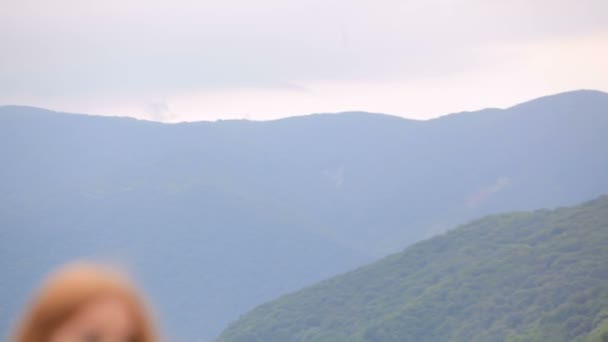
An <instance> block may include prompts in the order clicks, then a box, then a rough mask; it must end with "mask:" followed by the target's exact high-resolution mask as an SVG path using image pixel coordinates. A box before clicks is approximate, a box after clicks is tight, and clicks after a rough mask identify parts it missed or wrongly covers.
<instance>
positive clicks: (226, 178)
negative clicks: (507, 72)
mask: <svg viewBox="0 0 608 342" xmlns="http://www.w3.org/2000/svg"><path fill="white" fill-rule="evenodd" d="M606 131H608V94H605V93H601V92H593V91H577V92H570V93H564V94H558V95H554V96H550V97H546V98H541V99H539V100H535V101H530V102H527V103H525V104H522V105H518V106H514V107H511V108H508V109H504V110H503V109H488V110H483V111H480V112H469V113H460V114H453V115H449V116H445V117H442V118H438V119H434V120H428V121H416V120H408V119H403V118H399V117H392V116H384V115H375V114H366V113H346V114H338V115H333V114H332V115H313V116H305V117H297V118H288V119H281V120H276V121H269V122H253V121H242V120H236V121H218V122H195V123H181V124H161V123H157V122H149V121H141V120H135V119H131V118H115V117H102V116H86V115H72V114H70V115H68V114H64V113H57V112H50V111H45V110H42V109H32V108H27V107H14V106H12V107H0V165H2V166H3V167H1V168H0V236H1V240H0V241H2V242H0V271H1V272H2V274H3V275H5V277H0V289H6V291H5V290H2V291H0V303H5V305H4V306H0V333H1V332H3V331H6V326H7V325H8V324H9V323H10V322H9V321H8V320H7V319H6V317H14V316H15V312H16V311H17V308H18V307H19V306H20V305H21V304H22V303H23V300H24V298H25V296H26V294H27V293H28V291H29V290H30V289H31V287H32V286H34V283H35V282H36V281H37V280H38V279H39V277H40V275H41V274H42V273H43V272H46V271H47V270H48V268H49V267H52V266H54V265H57V264H59V263H62V262H64V261H66V260H71V259H73V258H74V257H91V258H101V259H107V260H110V261H112V260H115V261H117V262H119V263H121V264H122V263H124V264H126V267H128V268H129V269H131V270H132V271H133V273H135V275H136V276H137V277H138V278H140V279H141V280H142V283H144V285H145V287H146V289H147V290H148V292H149V293H150V294H151V297H152V298H153V299H154V301H155V302H157V303H158V307H159V309H160V310H159V311H160V312H161V318H162V320H163V321H166V322H167V327H168V329H167V330H168V331H169V332H174V334H175V335H176V336H173V335H172V334H169V335H170V337H174V340H193V339H194V338H199V339H200V338H205V339H209V338H211V337H213V336H215V335H217V334H218V333H219V332H220V330H221V329H222V328H223V327H224V326H225V324H227V322H229V321H230V320H233V319H235V318H236V317H237V315H238V314H240V313H242V312H244V311H246V310H249V309H251V308H253V307H254V306H255V305H257V304H259V303H261V302H264V301H267V300H270V299H273V298H275V297H276V296H278V295H280V294H283V293H286V292H290V291H293V290H295V289H298V288H301V287H303V286H305V285H307V284H311V283H313V282H316V281H319V280H321V279H324V278H327V277H330V276H332V275H335V274H337V273H341V272H345V271H347V270H349V269H352V268H354V267H356V266H359V265H362V264H364V263H367V262H370V261H372V260H374V259H377V258H379V257H381V256H384V255H386V254H388V253H392V252H395V251H398V250H401V249H402V248H404V247H406V246H408V245H410V244H412V243H414V242H417V241H420V240H422V239H424V238H428V237H430V236H433V235H435V234H437V233H441V232H444V231H445V230H447V229H449V228H452V227H454V226H455V225H457V224H460V223H463V222H466V221H468V220H471V219H474V218H477V217H481V216H484V215H487V214H492V213H498V212H506V211H513V210H529V209H536V208H542V207H556V206H562V205H571V204H574V203H578V202H582V201H584V200H588V199H590V198H593V197H596V196H598V195H600V194H602V193H608V153H607V151H606V148H605V146H606V134H605V132H606ZM178 332H179V334H178Z"/></svg>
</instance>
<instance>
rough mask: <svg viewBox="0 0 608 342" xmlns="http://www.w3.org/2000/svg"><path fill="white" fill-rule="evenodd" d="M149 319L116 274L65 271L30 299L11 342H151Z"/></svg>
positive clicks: (82, 267)
mask: <svg viewBox="0 0 608 342" xmlns="http://www.w3.org/2000/svg"><path fill="white" fill-rule="evenodd" d="M153 341H157V339H156V334H155V331H154V329H153V325H152V323H151V321H150V317H149V315H148V313H147V311H146V309H145V307H144V304H143V302H142V300H141V299H140V297H139V295H138V294H137V291H135V289H134V288H133V287H132V286H131V285H130V284H129V282H128V281H127V280H126V279H125V278H124V277H123V276H121V275H120V274H118V273H117V272H114V271H112V270H109V269H106V268H103V267H99V266H95V265H90V264H75V265H70V266H66V267H64V268H62V269H60V270H59V271H57V272H55V273H54V274H52V275H51V276H50V277H49V279H47V280H46V281H45V283H44V284H43V285H42V288H41V289H40V290H39V292H38V293H37V294H36V295H35V297H34V298H33V299H32V302H31V303H30V307H29V308H28V309H27V310H26V312H25V316H24V317H23V319H22V321H21V323H20V325H19V326H18V327H17V329H16V332H15V334H14V337H13V342H153Z"/></svg>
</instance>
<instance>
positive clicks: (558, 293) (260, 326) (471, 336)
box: [219, 196, 608, 342]
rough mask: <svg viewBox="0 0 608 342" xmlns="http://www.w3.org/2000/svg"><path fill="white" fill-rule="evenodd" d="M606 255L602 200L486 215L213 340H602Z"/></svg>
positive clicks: (606, 320) (607, 321) (256, 314)
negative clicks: (533, 210) (574, 205)
mask: <svg viewBox="0 0 608 342" xmlns="http://www.w3.org/2000/svg"><path fill="white" fill-rule="evenodd" d="M607 246H608V196H603V197H600V198H599V199H596V200H594V201H591V202H588V203H585V204H583V205H581V206H577V207H571V208H560V209H557V210H551V211H549V210H539V211H535V212H518V213H513V214H505V215H497V216H489V217H487V218H484V219H481V220H478V221H474V222H472V223H470V224H467V225H464V226H461V227H459V228H457V229H454V230H452V231H450V232H448V233H446V234H443V235H441V236H438V237H435V238H432V239H430V240H426V241H423V242H420V243H417V244H415V245H413V246H411V247H409V248H407V249H406V250H405V251H403V252H402V253H399V254H395V255H391V256H389V257H387V258H385V259H382V260H381V261H379V262H376V263H374V264H371V265H369V266H365V267H362V268H359V269H357V270H355V271H353V272H349V273H347V274H344V275H341V276H338V277H335V278H332V279H330V280H327V281H323V282H321V283H319V284H317V285H314V286H311V287H308V288H306V289H304V290H302V291H299V292H296V293H294V294H290V295H286V296H284V297H282V298H280V299H278V300H276V301H273V302H270V303H268V304H264V305H261V306H259V307H258V308H256V309H255V310H253V311H251V312H250V313H248V314H246V315H244V316H243V317H242V318H241V319H240V320H238V321H237V322H236V323H234V324H232V325H231V326H230V327H229V328H228V329H227V330H226V331H225V332H224V333H223V334H222V335H221V337H220V338H219V341H231V342H237V341H238V342H245V341H334V342H336V341H383V342H386V341H400V342H401V341H466V342H469V341H480V342H481V341H483V342H490V341H509V342H515V341H522V342H523V341H526V342H530V341H538V342H544V341H552V342H560V341H564V342H567V341H602V342H603V341H605V339H607V338H608V330H607V328H608V248H607ZM603 338H604V340H602V339H603Z"/></svg>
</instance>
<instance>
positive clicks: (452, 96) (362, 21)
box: [0, 0, 608, 121]
mask: <svg viewBox="0 0 608 342" xmlns="http://www.w3.org/2000/svg"><path fill="white" fill-rule="evenodd" d="M0 5H1V10H0V46H1V50H0V104H20V105H33V106H39V107H45V108H49V109H55V110H63V111H71V112H81V113H82V112H86V113H92V114H104V115H126V116H134V117H138V118H144V119H151V120H158V121H184V120H187V121H192V120H215V119H219V118H249V119H255V120H267V119H273V118H278V117H285V116H291V115H302V114H307V113H313V112H338V111H347V110H365V111H371V112H383V113H389V114H395V115H401V116H404V117H409V118H419V119H425V118H431V117H435V116H438V115H442V114H447V113H450V112H457V111H463V110H474V109H480V108H482V107H506V106H510V105H513V104H515V103H517V102H522V101H525V100H528V99H531V98H534V97H538V96H542V95H547V94H551V93H556V92H561V91H567V90H574V89H581V88H585V89H597V90H603V91H608V1H607V0H508V1H506V0H453V1H450V0H415V1H408V0H306V1H289V0H259V1H256V0H218V1H207V0H198V1H187V0H145V1H144V0H131V1H128V0H104V1H88V0H53V1H49V0H0Z"/></svg>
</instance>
